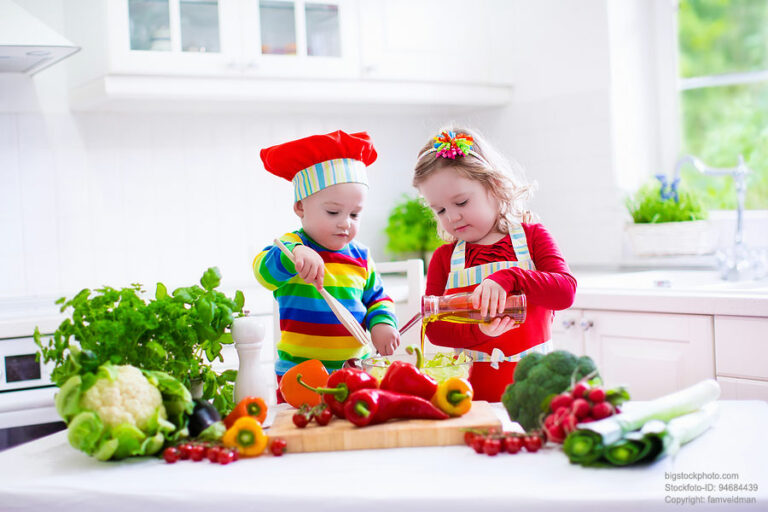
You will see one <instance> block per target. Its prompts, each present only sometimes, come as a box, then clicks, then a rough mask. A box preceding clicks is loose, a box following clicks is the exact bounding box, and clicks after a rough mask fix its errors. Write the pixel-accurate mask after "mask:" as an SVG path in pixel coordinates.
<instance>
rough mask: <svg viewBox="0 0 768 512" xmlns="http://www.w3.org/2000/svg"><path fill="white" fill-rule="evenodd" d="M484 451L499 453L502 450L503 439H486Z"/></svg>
mask: <svg viewBox="0 0 768 512" xmlns="http://www.w3.org/2000/svg"><path fill="white" fill-rule="evenodd" d="M483 451H484V452H485V454H486V455H491V456H493V455H498V454H499V452H500V451H501V440H499V439H486V440H485V444H484V445H483Z"/></svg>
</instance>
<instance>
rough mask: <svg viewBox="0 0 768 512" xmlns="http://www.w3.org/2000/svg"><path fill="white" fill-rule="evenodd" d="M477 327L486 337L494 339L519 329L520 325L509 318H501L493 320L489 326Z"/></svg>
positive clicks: (478, 325)
mask: <svg viewBox="0 0 768 512" xmlns="http://www.w3.org/2000/svg"><path fill="white" fill-rule="evenodd" d="M477 327H478V328H479V329H480V332H482V333H483V334H485V335H486V336H492V337H494V338H495V337H496V336H500V335H502V334H504V333H505V332H507V331H511V330H512V329H517V328H518V327H520V324H518V323H515V321H514V320H512V318H511V317H508V316H503V317H498V318H494V319H493V321H492V322H491V323H489V324H477Z"/></svg>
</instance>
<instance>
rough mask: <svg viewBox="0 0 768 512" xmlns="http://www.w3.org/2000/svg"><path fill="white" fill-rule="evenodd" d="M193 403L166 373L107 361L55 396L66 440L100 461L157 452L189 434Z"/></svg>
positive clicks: (72, 382) (79, 377) (77, 376)
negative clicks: (188, 420) (188, 419)
mask: <svg viewBox="0 0 768 512" xmlns="http://www.w3.org/2000/svg"><path fill="white" fill-rule="evenodd" d="M194 406H195V404H194V402H193V401H192V397H191V395H190V393H189V390H188V389H187V388H186V387H184V385H183V384H182V383H181V382H179V381H178V380H176V379H175V378H173V377H171V376H170V375H168V374H167V373H163V372H158V371H150V370H140V369H138V368H136V367H134V366H128V365H123V366H115V365H113V364H111V363H105V364H103V365H101V366H100V367H98V369H97V370H96V371H95V372H85V373H83V374H82V375H74V376H72V377H70V378H69V379H68V380H67V381H66V382H65V383H64V385H63V386H61V390H60V391H59V393H58V394H57V395H56V409H57V410H58V412H59V415H60V416H61V417H62V418H64V421H66V422H67V438H68V439H69V443H70V444H71V445H72V446H73V447H75V448H77V449H79V450H82V451H84V452H85V453H87V454H88V455H91V456H93V457H95V458H97V459H99V460H108V459H122V458H125V457H131V456H135V455H152V454H154V453H157V452H158V451H159V450H160V449H161V448H162V447H163V445H164V444H165V443H166V442H167V441H174V440H176V439H178V438H179V437H183V436H186V435H187V429H186V426H185V425H186V418H187V416H188V415H189V414H191V412H192V409H194Z"/></svg>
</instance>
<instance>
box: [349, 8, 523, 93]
mask: <svg viewBox="0 0 768 512" xmlns="http://www.w3.org/2000/svg"><path fill="white" fill-rule="evenodd" d="M510 4H511V2H499V1H483V2H466V1H461V0H419V1H418V2H413V1H410V0H385V1H382V0H364V1H362V2H360V40H361V60H362V65H363V76H364V77H365V78H373V79H386V80H414V81H427V82H451V83H484V84H488V83H500V82H504V80H503V79H500V76H503V74H501V75H499V74H498V69H499V68H505V67H508V66H509V59H502V58H501V56H498V58H497V56H496V55H494V54H493V51H494V49H495V48H501V47H502V46H501V45H498V44H494V43H495V41H494V38H495V37H499V34H500V33H501V32H502V30H500V28H501V27H503V26H504V25H505V23H507V22H508V19H505V18H508V17H509V16H510V14H509V12H510V9H511V7H510ZM495 61H496V62H495ZM494 64H495V65H494Z"/></svg>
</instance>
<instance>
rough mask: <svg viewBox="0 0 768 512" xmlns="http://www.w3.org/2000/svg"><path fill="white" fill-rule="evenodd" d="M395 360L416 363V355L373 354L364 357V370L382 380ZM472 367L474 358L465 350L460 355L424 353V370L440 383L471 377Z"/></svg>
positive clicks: (362, 362)
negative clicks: (451, 379)
mask: <svg viewBox="0 0 768 512" xmlns="http://www.w3.org/2000/svg"><path fill="white" fill-rule="evenodd" d="M393 361H406V362H408V363H412V364H416V356H415V355H408V354H395V355H392V356H373V357H370V358H367V359H363V360H362V361H361V364H362V366H363V370H365V371H366V372H368V373H369V374H371V375H372V376H374V377H376V379H377V380H378V381H379V382H381V379H382V378H383V377H384V374H385V373H387V368H389V365H390V364H392V362H393ZM470 368H472V358H471V357H469V356H468V355H466V354H464V353H463V352H462V353H461V354H459V355H457V354H455V353H453V352H436V353H432V354H425V355H424V367H423V368H422V369H421V371H422V372H424V373H426V374H427V375H429V376H431V377H432V378H433V379H435V380H436V381H437V382H438V383H439V382H442V381H444V380H446V379H448V378H450V377H462V378H465V379H466V378H469V370H470Z"/></svg>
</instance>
